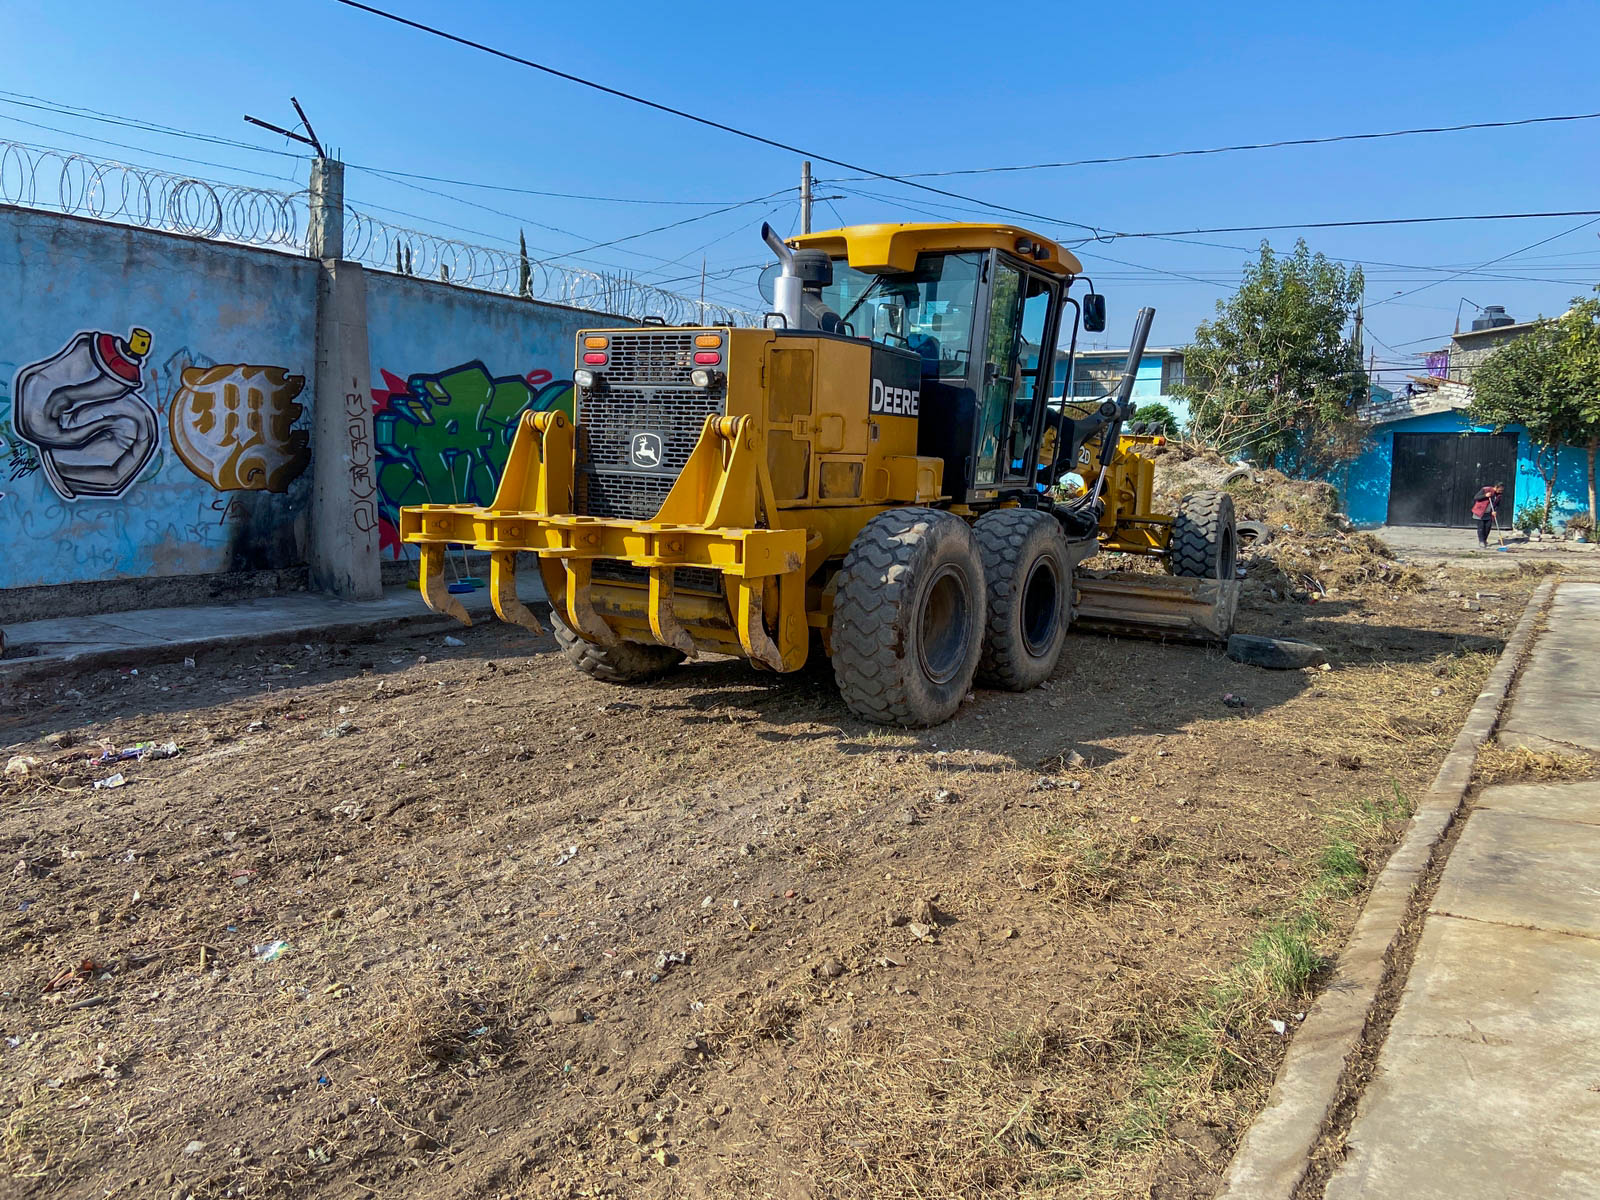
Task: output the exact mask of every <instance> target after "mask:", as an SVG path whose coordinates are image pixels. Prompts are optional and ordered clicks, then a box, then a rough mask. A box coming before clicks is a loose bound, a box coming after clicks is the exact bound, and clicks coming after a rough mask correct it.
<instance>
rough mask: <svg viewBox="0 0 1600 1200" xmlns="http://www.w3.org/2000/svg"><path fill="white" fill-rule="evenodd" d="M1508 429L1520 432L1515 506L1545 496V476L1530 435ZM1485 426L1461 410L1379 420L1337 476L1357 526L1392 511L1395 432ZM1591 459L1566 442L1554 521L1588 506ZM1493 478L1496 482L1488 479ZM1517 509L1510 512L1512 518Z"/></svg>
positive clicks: (1455, 430)
mask: <svg viewBox="0 0 1600 1200" xmlns="http://www.w3.org/2000/svg"><path fill="white" fill-rule="evenodd" d="M1505 431H1506V432H1507V433H1515V434H1517V474H1516V480H1515V484H1514V495H1515V506H1516V507H1517V508H1521V507H1522V506H1523V505H1524V504H1529V503H1532V504H1538V503H1541V502H1543V500H1544V479H1543V477H1542V476H1541V475H1540V474H1539V472H1538V470H1537V469H1536V468H1535V466H1534V463H1533V450H1532V447H1531V445H1530V444H1529V442H1528V434H1527V431H1526V430H1525V429H1523V428H1522V426H1520V425H1508V426H1507V427H1506V430H1505ZM1488 432H1490V429H1489V427H1488V426H1484V425H1474V424H1472V422H1470V421H1468V420H1467V419H1466V417H1465V416H1463V415H1462V414H1461V413H1460V412H1453V411H1452V412H1441V413H1430V414H1427V415H1424V416H1419V417H1411V418H1408V419H1406V420H1403V421H1394V422H1391V423H1389V424H1387V425H1380V426H1378V427H1377V428H1376V429H1374V430H1373V432H1372V435H1371V436H1370V438H1369V439H1368V443H1367V448H1366V449H1365V451H1364V452H1363V453H1362V454H1361V456H1360V457H1359V458H1357V459H1356V460H1355V461H1354V462H1352V463H1350V464H1348V466H1347V467H1346V468H1345V469H1344V470H1343V471H1341V472H1340V474H1339V476H1338V477H1337V478H1336V479H1334V481H1333V482H1334V483H1335V484H1336V485H1337V486H1338V487H1339V490H1340V492H1341V494H1342V495H1343V497H1344V503H1345V511H1346V512H1347V513H1348V514H1349V516H1350V520H1351V521H1352V522H1354V523H1355V524H1357V525H1360V526H1364V527H1372V526H1375V525H1382V524H1383V523H1384V522H1385V521H1386V520H1387V519H1388V515H1389V479H1390V475H1391V473H1392V471H1393V468H1394V435H1395V434H1396V433H1488ZM1588 478H1589V477H1588V459H1587V458H1586V456H1585V453H1584V451H1583V450H1581V449H1578V448H1577V447H1573V446H1567V447H1563V448H1562V450H1561V454H1560V459H1559V463H1558V465H1557V472H1556V482H1555V492H1554V494H1553V497H1552V499H1553V502H1554V504H1555V507H1556V514H1555V523H1556V524H1557V525H1558V526H1559V525H1560V524H1562V523H1563V522H1564V521H1565V520H1566V519H1567V518H1568V517H1570V516H1573V515H1574V514H1576V513H1579V512H1587V511H1588V508H1589V483H1588ZM1490 482H1492V481H1490ZM1512 515H1514V514H1509V513H1508V514H1507V517H1508V518H1509V517H1510V516H1512Z"/></svg>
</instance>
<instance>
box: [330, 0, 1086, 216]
mask: <svg viewBox="0 0 1600 1200" xmlns="http://www.w3.org/2000/svg"><path fill="white" fill-rule="evenodd" d="M335 3H338V4H342V5H344V6H345V7H346V8H354V9H356V10H358V11H360V12H364V13H369V14H370V15H372V16H375V17H382V18H383V19H384V20H386V21H393V22H394V23H395V24H397V25H404V26H406V27H408V28H410V29H415V30H417V31H419V32H421V33H426V34H430V35H432V36H433V37H437V38H442V39H444V40H445V41H448V42H454V43H456V44H457V45H459V46H466V47H468V48H469V49H472V50H479V51H482V52H483V53H485V54H492V55H493V56H494V57H496V58H503V59H505V60H506V61H507V62H513V63H516V64H518V65H519V66H524V67H531V68H532V69H533V70H535V71H543V72H544V73H545V74H546V75H553V76H555V77H556V78H557V79H564V80H566V81H567V82H568V83H576V84H579V85H580V86H582V87H586V88H592V89H593V90H595V91H597V92H604V93H605V94H606V95H608V96H615V97H616V98H618V99H619V100H627V101H629V102H630V103H633V104H640V105H643V106H644V107H646V108H653V109H655V110H656V111H657V112H663V113H666V114H668V115H669V116H674V117H681V118H683V119H684V120H686V121H693V122H694V123H695V124H697V125H704V126H706V127H707V128H710V129H717V130H720V131H722V132H723V133H731V134H733V135H734V136H735V137H741V138H744V139H746V140H747V141H752V142H757V143H759V144H761V145H763V146H771V147H772V148H773V149H775V150H783V151H786V152H787V153H790V154H797V155H800V156H801V157H802V158H810V159H814V160H816V161H817V162H825V163H828V164H829V165H831V166H835V167H843V168H844V169H845V170H847V171H860V172H862V173H863V174H864V175H866V176H868V177H870V178H872V179H882V180H885V181H887V182H890V183H899V184H903V185H904V186H906V187H911V188H917V189H918V190H920V191H924V192H932V193H933V194H934V195H937V196H949V197H952V198H953V199H956V200H963V201H966V202H968V203H970V204H977V205H979V206H981V207H983V208H986V209H992V210H993V211H995V212H1004V213H1010V214H1012V215H1013V216H1019V217H1027V218H1029V219H1030V220H1039V221H1048V222H1050V223H1051V224H1054V225H1070V226H1072V227H1073V228H1076V229H1085V230H1088V231H1089V233H1091V234H1093V235H1096V236H1099V234H1100V230H1099V229H1097V228H1096V227H1095V226H1093V225H1085V224H1084V223H1083V222H1081V221H1067V220H1063V219H1061V218H1059V217H1051V216H1046V215H1045V214H1043V213H1036V212H1029V211H1028V210H1026V209H1021V208H1011V207H1008V206H1007V205H1003V204H994V203H991V202H990V201H987V200H980V199H978V198H977V197H975V196H965V195H962V194H961V193H960V192H950V191H946V190H945V189H943V188H936V187H933V186H932V185H930V184H926V183H917V182H915V181H914V180H910V179H906V178H904V177H902V176H899V175H890V174H887V173H885V172H883V171H874V170H873V169H872V168H871V167H863V166H860V165H859V164H857V163H852V162H846V161H844V160H843V159H839V158H830V157H829V156H828V155H826V154H822V153H820V152H818V151H816V150H807V149H805V148H804V147H801V146H795V145H792V144H790V143H788V142H780V141H778V140H776V139H775V138H769V137H764V136H763V135H761V134H759V133H751V132H750V131H749V130H746V129H740V128H738V127H737V126H734V125H727V124H724V123H723V122H721V121H714V120H712V119H711V118H710V117H701V116H697V115H696V114H694V113H691V112H685V111H684V110H683V109H681V108H673V107H672V106H671V105H668V104H662V103H660V102H658V101H655V100H647V99H645V97H643V96H639V95H636V94H634V93H632V92H625V91H622V90H621V89H620V88H614V87H608V86H606V85H605V84H603V83H597V82H595V81H594V80H592V79H585V78H584V77H583V76H582V75H573V74H571V73H570V72H567V71H562V70H559V69H557V68H555V67H551V66H546V65H545V64H544V63H539V62H534V61H533V59H531V58H523V57H522V56H521V55H517V54H512V53H511V52H510V51H507V50H499V49H496V48H495V47H493V46H490V45H487V44H486V43H484V42H476V41H473V40H472V39H471V38H466V37H462V36H460V35H459V34H454V33H449V32H447V31H445V30H443V29H439V28H438V27H436V26H433V25H424V24H423V23H422V22H420V21H413V20H411V19H410V18H409V17H402V16H400V15H399V14H398V13H392V12H389V11H387V10H385V9H382V8H376V7H374V6H373V5H370V4H362V3H360V0H335Z"/></svg>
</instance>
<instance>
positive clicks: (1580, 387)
mask: <svg viewBox="0 0 1600 1200" xmlns="http://www.w3.org/2000/svg"><path fill="white" fill-rule="evenodd" d="M1467 416H1468V417H1469V418H1471V419H1472V420H1473V421H1475V422H1476V423H1478V424H1480V425H1488V426H1490V427H1491V428H1493V429H1495V430H1503V429H1504V428H1505V427H1506V426H1507V425H1521V426H1522V427H1523V428H1524V429H1526V430H1527V431H1528V441H1529V443H1530V444H1531V445H1532V447H1533V452H1534V453H1533V464H1534V469H1535V470H1537V471H1538V472H1539V477H1540V478H1541V479H1542V480H1543V481H1544V508H1545V511H1546V512H1547V513H1548V512H1550V511H1551V500H1552V497H1553V493H1554V491H1555V483H1556V469H1557V466H1558V464H1559V456H1560V451H1561V447H1562V446H1563V445H1578V446H1583V447H1585V448H1586V450H1587V451H1588V459H1589V463H1588V466H1589V470H1588V477H1589V518H1590V520H1594V519H1595V517H1596V505H1595V458H1596V452H1597V451H1600V300H1594V299H1582V298H1580V299H1576V300H1574V301H1573V302H1572V307H1571V308H1569V309H1568V310H1567V311H1566V312H1565V313H1564V314H1562V315H1561V316H1560V317H1557V318H1555V319H1553V320H1545V321H1539V322H1537V323H1536V324H1535V325H1534V327H1533V328H1532V329H1530V330H1528V332H1527V333H1525V334H1523V335H1522V336H1521V337H1519V338H1516V339H1515V340H1514V341H1510V342H1507V343H1506V344H1505V345H1504V346H1501V347H1500V349H1498V350H1496V351H1495V352H1494V353H1493V354H1491V355H1490V356H1489V357H1488V358H1486V359H1484V361H1483V362H1481V363H1480V364H1478V368H1477V370H1475V371H1474V372H1473V373H1472V404H1471V405H1470V406H1469V407H1468V409H1467Z"/></svg>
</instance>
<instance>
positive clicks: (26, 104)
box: [0, 90, 306, 158]
mask: <svg viewBox="0 0 1600 1200" xmlns="http://www.w3.org/2000/svg"><path fill="white" fill-rule="evenodd" d="M30 101H36V103H30ZM0 104H13V105H16V106H17V107H19V108H32V109H37V110H39V111H40V112H53V113H57V114H59V115H61V116H64V117H77V118H79V119H80V120H84V121H98V122H100V123H101V124H105V125H120V126H122V127H124V128H126V129H138V130H140V131H142V132H145V133H159V134H163V135H165V136H167V137H180V138H187V139H189V140H190V141H195V142H211V143H212V144H213V145H217V146H231V147H233V148H234V149H236V150H253V151H254V152H255V153H257V154H278V155H282V156H283V157H285V158H304V157H306V156H305V155H303V154H297V153H295V152H294V151H292V150H274V149H272V148H271V147H270V146H256V145H252V144H251V143H250V142H241V141H239V140H238V139H237V138H227V137H218V136H216V135H215V134H209V133H195V132H194V131H193V130H189V129H179V128H178V127H177V126H175V125H162V124H159V123H158V122H155V121H143V120H140V119H139V118H137V117H128V116H118V115H115V114H113V113H106V112H101V111H100V110H99V109H95V108H80V107H78V106H77V105H74V104H62V103H60V102H59V101H55V100H46V99H45V98H44V97H43V96H32V95H29V94H28V93H27V92H7V91H3V90H0ZM58 132H64V131H58ZM84 136H86V135H84ZM152 153H154V152H152Z"/></svg>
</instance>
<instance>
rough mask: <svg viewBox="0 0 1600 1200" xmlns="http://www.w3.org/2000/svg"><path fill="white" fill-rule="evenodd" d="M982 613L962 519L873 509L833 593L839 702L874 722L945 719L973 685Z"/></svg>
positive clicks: (978, 575) (973, 549) (978, 570)
mask: <svg viewBox="0 0 1600 1200" xmlns="http://www.w3.org/2000/svg"><path fill="white" fill-rule="evenodd" d="M983 618H984V581H983V562H982V559H981V557H980V556H979V553H978V547H977V544H976V541H975V540H974V538H973V534H972V530H971V528H970V527H969V526H968V525H967V523H966V522H965V521H963V520H961V519H960V518H959V517H954V516H951V515H950V514H949V513H944V512H939V511H937V510H935V509H931V508H896V509H890V510H889V511H888V512H884V513H880V514H878V516H876V517H874V518H873V519H872V520H871V521H869V522H867V524H866V526H865V527H864V528H863V529H862V530H861V532H860V533H859V534H857V535H856V540H855V541H854V542H853V543H852V544H851V546H850V552H849V553H848V554H847V555H845V560H844V566H843V567H841V568H840V570H839V576H838V586H837V589H836V591H835V595H834V605H833V675H834V680H835V682H837V683H838V685H839V692H840V695H842V696H843V697H844V702H845V704H847V705H848V706H849V708H850V711H851V712H853V713H855V714H856V715H857V716H858V717H862V718H865V719H866V720H868V721H874V722H877V723H878V724H881V725H906V726H912V727H918V726H926V725H937V724H939V723H940V722H941V721H947V720H949V719H950V718H951V717H952V716H954V715H955V711H956V709H957V708H959V707H960V706H961V701H962V700H963V699H965V697H966V695H967V693H968V692H969V691H970V690H971V688H972V680H973V676H974V674H975V673H976V671H977V668H978V656H979V654H980V653H981V651H982V649H983V625H984V619H983Z"/></svg>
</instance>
